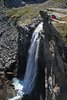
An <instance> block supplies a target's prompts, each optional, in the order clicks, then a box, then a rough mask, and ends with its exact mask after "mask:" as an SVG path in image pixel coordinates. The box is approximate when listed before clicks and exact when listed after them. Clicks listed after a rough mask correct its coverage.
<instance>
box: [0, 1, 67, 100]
mask: <svg viewBox="0 0 67 100" xmlns="http://www.w3.org/2000/svg"><path fill="white" fill-rule="evenodd" d="M4 10H5V9H4V7H3V3H2V2H1V6H0V74H1V76H2V77H1V76H0V79H1V82H0V87H2V88H0V90H1V91H2V93H0V98H1V100H7V98H8V97H9V96H12V95H13V93H15V91H14V90H13V89H12V87H11V82H10V81H8V78H9V79H10V78H12V77H14V76H17V77H18V78H21V76H24V73H25V69H26V63H27V57H28V49H29V46H30V40H31V36H32V33H33V31H34V29H35V28H36V27H37V25H38V24H39V23H40V22H41V21H43V31H42V32H41V33H40V36H41V42H40V49H39V64H38V68H39V73H38V77H37V81H36V85H35V88H34V90H33V91H32V93H31V95H30V96H25V97H24V100H39V99H40V95H41V96H42V99H43V100H44V99H45V96H46V91H45V90H46V88H45V87H44V86H45V85H44V84H45V68H47V81H49V77H50V76H51V68H52V71H53V75H54V76H55V84H54V86H53V87H54V88H55V86H56V84H57V85H58V86H59V87H60V88H61V93H60V94H59V100H66V99H67V98H66V99H63V97H62V95H64V96H65V97H66V94H65V93H66V90H64V93H63V89H64V88H67V81H66V76H67V71H66V70H67V47H66V46H65V43H64V42H63V41H62V37H61V36H60V34H59V33H58V32H57V30H56V29H55V28H54V26H53V25H52V23H51V20H50V17H49V16H48V14H47V12H43V11H40V15H41V17H42V18H40V19H38V20H36V21H34V22H33V23H32V24H30V25H27V26H25V27H22V26H20V25H18V23H17V18H16V17H13V18H12V19H11V18H8V17H6V15H5V13H4ZM3 68H4V70H2V69H3ZM1 72H4V73H1ZM11 75H12V77H11ZM6 84H7V85H8V86H7V85H6ZM47 84H49V82H47ZM10 87H11V88H10ZM63 87H64V88H63ZM54 88H53V89H54ZM4 90H5V91H6V93H7V95H6V93H5V92H4ZM8 90H9V91H8ZM48 90H49V89H48ZM10 92H11V93H10ZM12 92H13V93H12ZM9 93H10V94H9ZM3 94H4V95H3ZM55 94H56V96H58V95H57V92H55ZM5 95H6V99H5ZM47 96H48V97H51V98H52V96H51V94H50V93H49V92H48V94H47ZM48 99H49V98H48ZM48 99H47V100H48Z"/></svg>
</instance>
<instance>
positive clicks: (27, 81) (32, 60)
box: [8, 22, 43, 100]
mask: <svg viewBox="0 0 67 100" xmlns="http://www.w3.org/2000/svg"><path fill="white" fill-rule="evenodd" d="M42 30H43V22H41V23H40V24H39V25H38V26H37V28H36V29H35V31H34V32H33V35H32V39H31V46H30V49H29V57H28V61H27V67H26V72H25V76H24V79H23V80H18V79H17V78H14V79H13V85H14V87H15V90H17V96H15V97H13V98H12V99H8V100H19V99H21V98H22V97H23V95H24V94H28V95H29V94H30V93H31V91H32V90H33V88H34V86H35V81H36V76H37V73H38V51H39V44H40V37H39V33H40V32H41V31H42Z"/></svg>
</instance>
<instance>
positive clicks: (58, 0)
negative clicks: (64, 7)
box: [53, 0, 64, 2]
mask: <svg viewBox="0 0 67 100" xmlns="http://www.w3.org/2000/svg"><path fill="white" fill-rule="evenodd" d="M53 1H56V2H62V1H64V0H53Z"/></svg>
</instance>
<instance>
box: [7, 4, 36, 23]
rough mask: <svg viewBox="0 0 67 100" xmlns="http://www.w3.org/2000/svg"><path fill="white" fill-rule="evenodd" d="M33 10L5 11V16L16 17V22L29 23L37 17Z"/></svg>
mask: <svg viewBox="0 0 67 100" xmlns="http://www.w3.org/2000/svg"><path fill="white" fill-rule="evenodd" d="M35 9H36V8H35ZM35 9H34V7H33V6H25V7H20V8H12V9H7V10H6V15H7V16H9V17H15V16H16V17H18V21H20V22H22V23H25V22H29V21H31V20H32V19H34V18H36V17H37V16H38V12H37V11H36V10H35Z"/></svg>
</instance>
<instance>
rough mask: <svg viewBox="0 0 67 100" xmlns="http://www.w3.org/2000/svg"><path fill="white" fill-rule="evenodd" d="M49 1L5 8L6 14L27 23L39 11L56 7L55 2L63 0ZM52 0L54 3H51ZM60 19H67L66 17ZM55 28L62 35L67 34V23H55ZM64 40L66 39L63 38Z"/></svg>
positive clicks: (37, 14) (36, 15)
mask: <svg viewBox="0 0 67 100" xmlns="http://www.w3.org/2000/svg"><path fill="white" fill-rule="evenodd" d="M50 1H51V3H46V4H45V3H39V4H26V5H25V6H24V7H19V8H12V9H7V10H6V15H7V16H9V17H10V18H11V17H14V16H16V17H18V22H19V23H22V24H23V23H24V24H29V23H31V21H33V20H34V19H35V18H37V17H38V16H39V11H40V10H44V9H46V8H48V7H54V6H55V7H57V4H59V3H60V2H63V1H64V0H50ZM53 2H54V3H53ZM62 20H66V21H67V17H66V18H63V19H62ZM56 26H57V29H58V30H59V31H60V32H61V33H62V36H64V35H66V34H67V24H59V23H57V24H56ZM65 41H66V40H65Z"/></svg>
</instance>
